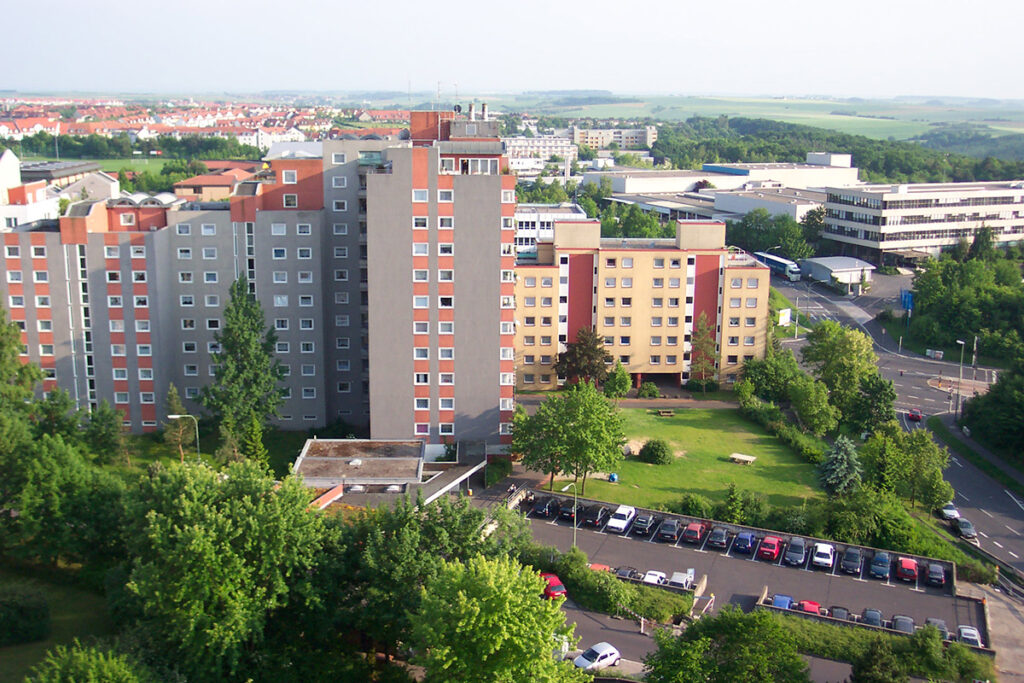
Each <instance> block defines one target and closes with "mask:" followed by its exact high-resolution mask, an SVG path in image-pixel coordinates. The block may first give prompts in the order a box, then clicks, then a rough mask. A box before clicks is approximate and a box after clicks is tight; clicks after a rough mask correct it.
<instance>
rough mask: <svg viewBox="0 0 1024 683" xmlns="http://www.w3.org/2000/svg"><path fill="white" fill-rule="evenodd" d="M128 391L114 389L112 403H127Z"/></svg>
mask: <svg viewBox="0 0 1024 683" xmlns="http://www.w3.org/2000/svg"><path fill="white" fill-rule="evenodd" d="M127 402H128V392H127V391H115V392H114V403H127Z"/></svg>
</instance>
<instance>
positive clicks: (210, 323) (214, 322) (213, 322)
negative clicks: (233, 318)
mask: <svg viewBox="0 0 1024 683" xmlns="http://www.w3.org/2000/svg"><path fill="white" fill-rule="evenodd" d="M206 329H208V330H219V329H220V318H207V319H206Z"/></svg>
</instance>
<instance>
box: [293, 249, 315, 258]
mask: <svg viewBox="0 0 1024 683" xmlns="http://www.w3.org/2000/svg"><path fill="white" fill-rule="evenodd" d="M296 255H297V256H298V257H299V258H300V259H311V258H313V249H312V248H310V247H299V248H298V249H297V250H296Z"/></svg>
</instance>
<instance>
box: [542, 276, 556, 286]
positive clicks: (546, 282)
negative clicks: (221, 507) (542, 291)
mask: <svg viewBox="0 0 1024 683" xmlns="http://www.w3.org/2000/svg"><path fill="white" fill-rule="evenodd" d="M552 284H553V280H552V279H551V278H549V277H542V278H541V279H540V286H541V287H551V286H552Z"/></svg>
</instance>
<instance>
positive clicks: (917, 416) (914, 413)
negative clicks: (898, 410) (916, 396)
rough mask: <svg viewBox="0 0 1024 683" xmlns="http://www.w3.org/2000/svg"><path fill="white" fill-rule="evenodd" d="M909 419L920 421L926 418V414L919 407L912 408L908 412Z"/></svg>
mask: <svg viewBox="0 0 1024 683" xmlns="http://www.w3.org/2000/svg"><path fill="white" fill-rule="evenodd" d="M907 419H908V420H910V421H911V422H920V421H921V420H923V419H924V415H922V414H921V411H920V410H919V409H917V408H911V409H910V411H909V412H908V413H907Z"/></svg>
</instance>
